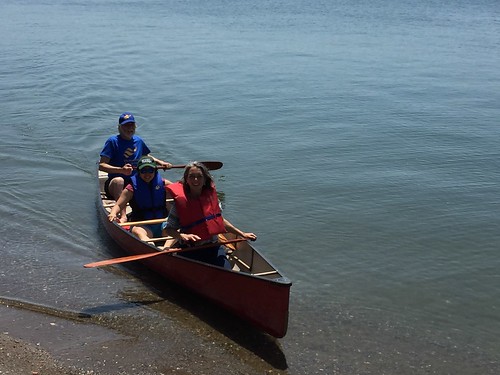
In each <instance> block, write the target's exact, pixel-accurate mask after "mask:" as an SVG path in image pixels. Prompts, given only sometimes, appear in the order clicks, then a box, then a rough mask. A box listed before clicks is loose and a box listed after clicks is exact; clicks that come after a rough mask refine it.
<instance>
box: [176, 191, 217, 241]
mask: <svg viewBox="0 0 500 375" xmlns="http://www.w3.org/2000/svg"><path fill="white" fill-rule="evenodd" d="M167 190H168V191H169V193H170V195H171V196H172V198H173V199H174V200H175V208H176V210H177V216H178V218H179V221H180V224H181V232H182V233H192V234H196V235H198V236H200V238H201V240H208V239H211V238H212V236H214V235H217V234H219V233H225V232H226V228H225V227H224V220H223V218H222V213H221V210H220V207H219V199H218V198H217V192H216V191H215V187H214V186H212V187H211V188H209V189H207V188H204V189H203V190H202V192H201V195H200V196H199V197H198V198H191V197H190V198H188V197H186V193H185V191H184V186H183V184H182V182H176V183H174V184H170V185H168V186H167Z"/></svg>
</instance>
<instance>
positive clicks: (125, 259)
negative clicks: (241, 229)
mask: <svg viewBox="0 0 500 375" xmlns="http://www.w3.org/2000/svg"><path fill="white" fill-rule="evenodd" d="M242 241H246V240H245V239H244V238H236V239H234V240H228V241H220V242H212V243H207V244H204V245H198V246H192V247H177V248H171V249H168V250H162V251H157V252H155V253H147V254H139V255H130V256H126V257H121V258H113V259H107V260H101V261H98V262H93V263H88V264H85V265H84V267H85V268H95V267H103V266H110V265H112V264H118V263H125V262H132V261H135V260H141V259H146V258H151V257H155V256H158V255H164V254H172V253H179V252H183V251H192V250H198V249H206V248H209V247H215V246H220V245H227V244H231V243H235V242H242Z"/></svg>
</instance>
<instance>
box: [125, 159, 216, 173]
mask: <svg viewBox="0 0 500 375" xmlns="http://www.w3.org/2000/svg"><path fill="white" fill-rule="evenodd" d="M200 163H202V164H204V165H205V166H206V167H207V168H208V169H209V170H211V171H215V170H217V169H221V168H222V166H223V165H224V164H223V163H222V162H221V161H200ZM133 168H134V169H136V168H137V167H136V166H134V167H133ZM171 168H186V165H172V167H171ZM157 169H163V170H166V169H167V168H161V167H157Z"/></svg>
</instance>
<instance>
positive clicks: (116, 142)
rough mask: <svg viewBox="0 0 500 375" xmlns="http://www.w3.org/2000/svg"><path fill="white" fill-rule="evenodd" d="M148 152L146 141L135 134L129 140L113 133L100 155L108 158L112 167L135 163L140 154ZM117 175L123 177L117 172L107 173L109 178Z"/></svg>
mask: <svg viewBox="0 0 500 375" xmlns="http://www.w3.org/2000/svg"><path fill="white" fill-rule="evenodd" d="M150 152H151V150H150V149H149V147H148V146H147V145H146V143H144V141H143V140H142V138H141V137H139V136H137V135H134V136H133V137H132V139H131V140H129V141H127V140H125V139H123V138H122V137H120V136H119V135H113V136H111V137H109V138H108V140H107V141H106V143H105V144H104V148H103V149H102V151H101V154H100V156H104V157H107V158H109V164H110V165H112V166H114V167H123V166H124V165H125V164H127V163H129V164H132V165H136V164H137V161H138V160H139V159H140V158H141V156H144V155H148V154H149V153H150ZM118 176H120V177H125V176H124V175H121V174H117V173H113V174H111V173H109V174H108V177H109V178H114V177H118ZM127 177H128V176H127Z"/></svg>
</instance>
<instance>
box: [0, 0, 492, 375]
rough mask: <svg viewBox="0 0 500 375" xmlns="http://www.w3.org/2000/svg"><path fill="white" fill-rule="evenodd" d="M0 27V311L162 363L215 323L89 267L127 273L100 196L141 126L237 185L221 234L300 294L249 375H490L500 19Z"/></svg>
mask: <svg viewBox="0 0 500 375" xmlns="http://www.w3.org/2000/svg"><path fill="white" fill-rule="evenodd" d="M0 21H1V22H0V35H1V37H0V48H1V52H2V53H1V54H0V95H1V98H2V99H1V101H0V110H1V111H0V114H1V115H0V116H1V117H0V124H1V128H2V140H1V141H0V142H1V143H0V144H1V148H0V156H1V160H2V164H3V167H2V168H3V172H4V174H3V175H4V177H3V179H2V183H1V184H0V215H1V216H2V217H3V219H2V226H1V238H0V249H1V252H2V262H1V266H0V276H1V279H2V282H1V286H0V298H2V299H4V300H18V301H25V302H27V303H29V304H33V305H43V306H45V307H47V308H49V309H54V310H57V311H63V312H64V311H67V312H77V313H78V312H85V313H89V314H91V313H93V314H97V315H102V316H105V317H109V316H111V317H112V318H113V319H116V321H117V322H123V323H121V324H117V327H116V329H118V330H122V331H123V330H124V329H125V326H128V325H130V326H134V327H136V329H137V332H141V334H142V335H145V336H146V337H147V336H148V335H151V340H152V341H154V340H156V338H154V339H153V336H152V334H151V333H150V332H149V331H148V327H150V326H151V325H153V324H154V325H156V327H157V329H158V330H162V329H166V328H165V326H164V324H165V323H164V322H165V321H173V322H174V324H177V325H183V326H187V327H188V328H187V330H188V331H189V330H191V331H192V332H198V330H199V329H200V328H199V327H201V326H203V324H205V323H206V321H207V318H206V317H205V318H204V317H203V316H201V317H200V316H199V314H197V313H196V308H195V307H193V306H196V302H195V301H196V298H192V299H191V300H190V302H188V303H184V304H183V303H180V302H179V300H178V297H176V295H175V293H174V294H172V293H170V292H168V290H169V289H168V288H169V286H168V285H167V286H164V285H162V282H161V281H159V280H156V279H155V278H154V277H153V276H146V277H144V273H145V272H144V270H143V269H141V267H140V266H138V265H130V266H126V267H114V268H107V269H101V270H89V269H84V268H83V267H82V265H83V264H85V263H89V262H91V261H95V260H100V259H104V258H109V257H112V256H119V255H122V254H121V253H120V252H119V250H118V249H117V248H116V247H115V246H114V245H113V243H112V242H111V241H110V239H109V238H108V237H107V235H106V233H104V232H103V230H102V229H100V228H99V223H98V220H97V215H96V212H97V211H96V207H95V202H96V184H95V181H94V175H95V169H96V161H97V159H98V153H99V151H100V150H101V148H102V146H103V144H104V141H105V140H106V138H107V137H108V136H109V135H111V134H113V133H114V132H116V123H117V120H118V116H119V115H120V113H121V112H124V111H131V112H133V113H134V115H135V116H136V120H137V122H138V125H139V126H138V130H137V133H138V134H139V135H140V136H142V137H143V138H144V139H145V140H146V142H147V144H148V146H149V147H150V148H151V149H152V150H153V154H154V155H155V156H158V157H160V158H162V159H164V160H168V161H171V162H172V163H175V164H184V163H186V162H188V161H190V160H220V161H222V162H224V167H223V169H221V170H220V171H217V172H214V176H215V177H216V180H217V186H218V189H219V190H220V191H221V192H223V193H224V205H225V215H226V216H227V217H228V218H229V219H230V220H231V221H232V222H233V223H235V224H236V225H238V226H239V227H240V228H242V229H244V230H247V231H253V232H255V233H257V234H258V236H259V239H258V240H257V242H256V246H257V247H258V248H259V249H260V250H261V251H262V252H263V253H264V254H265V255H266V256H267V257H268V258H269V259H270V260H271V261H272V262H273V263H274V264H275V265H276V266H277V267H278V268H279V269H280V270H281V271H282V272H283V273H284V274H285V275H286V276H288V277H289V278H290V279H291V280H292V281H293V282H294V284H293V287H292V295H291V310H290V323H289V332H288V334H287V336H286V337H285V338H283V339H281V340H278V341H277V343H276V344H275V345H276V347H277V348H279V351H280V353H281V355H282V357H283V358H282V360H281V362H280V363H278V364H277V363H276V361H274V362H273V361H272V360H268V359H267V358H266V355H265V354H263V353H262V352H261V353H259V352H258V351H257V350H253V353H251V354H250V355H248V356H247V357H245V359H244V360H245V361H248V363H250V365H249V369H254V370H252V371H253V372H252V371H251V370H248V371H247V372H248V373H255V374H257V373H259V374H260V373H263V371H271V370H273V371H274V372H275V373H278V372H283V373H289V374H324V373H325V374H326V373H328V374H333V373H339V374H429V373H432V374H459V375H460V374H497V373H499V372H500V363H499V361H500V354H499V353H500V335H499V333H500V257H499V252H498V251H499V245H500V231H499V225H500V205H499V203H498V202H499V197H500V171H499V168H498V166H499V163H498V160H499V157H500V151H499V150H500V148H499V146H498V145H499V143H500V126H499V119H500V91H499V87H500V70H499V69H498V64H499V61H500V38H499V35H500V3H499V2H498V1H496V0H478V1H472V0H453V1H447V2H444V1H433V0H422V1H418V2H417V1H409V0H403V1H395V0H375V1H367V0H364V1H363V0H362V1H356V2H353V1H344V0H331V1H301V0H289V1H266V0H251V1H246V2H236V1H233V2H230V1H225V0H214V1H209V2H208V1H201V0H192V1H181V0H170V1H144V0H143V1H134V0H131V1H126V2H123V1H103V0H90V1H77V0H68V1H62V0H60V1H57V0H46V1H34V0H33V1H31V0H25V1H13V0H3V1H2V3H1V4H0ZM164 176H165V177H167V178H169V179H177V178H179V177H180V171H169V172H165V173H164ZM162 288H167V289H166V291H165V290H163V289H162ZM165 293H166V295H167V297H166V298H163V299H162V298H161V297H162V296H164V295H165ZM148 299H149V300H151V301H157V302H155V303H154V304H152V306H149V305H147V304H138V303H137V301H139V300H142V301H143V300H148ZM158 299H160V301H159V302H158ZM186 304H187V305H188V306H186ZM179 306H180V307H179ZM190 307H191V308H190ZM193 309H194V310H195V312H193ZM203 327H204V326H203ZM0 328H2V330H3V331H7V330H8V329H7V328H6V327H0ZM201 332H202V333H200V334H199V335H198V336H197V338H196V339H193V341H194V342H193V345H199V344H200V343H204V342H206V341H207V340H208V342H210V341H211V340H212V338H213V337H214V336H215V337H218V336H217V335H219V336H220V337H219V339H218V340H219V341H217V345H220V346H221V347H224V345H236V346H238V345H242V343H241V336H240V340H238V339H235V338H234V337H231V336H230V335H227V334H226V335H220V332H221V329H218V328H217V327H213V326H210V325H208V327H205V328H204V329H203V330H202V331H201ZM193 334H194V333H193ZM195 336H196V335H195ZM243 336H244V335H243ZM110 340H111V338H110ZM228 343H229V344H228ZM251 345H254V346H258V345H259V343H258V341H257V343H255V342H254V343H252V344H251ZM251 345H250V346H251ZM242 346H244V345H242ZM152 350H153V351H154V349H152ZM200 350H201V349H200ZM134 355H136V356H137V357H138V358H139V357H140V354H139V353H131V356H132V357H133V356H134ZM233 355H234V360H235V361H238V360H241V358H240V357H239V355H240V354H238V353H237V352H235V353H234V354H233ZM138 360H139V359H138ZM262 360H263V362H264V364H263V365H262V364H260V362H262ZM253 363H255V365H252V364H253ZM283 363H286V365H283ZM252 366H253V367H252ZM207 373H210V372H207ZM214 373H219V372H214Z"/></svg>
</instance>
